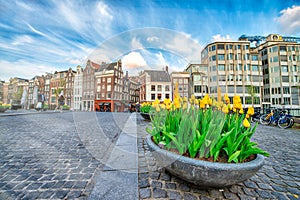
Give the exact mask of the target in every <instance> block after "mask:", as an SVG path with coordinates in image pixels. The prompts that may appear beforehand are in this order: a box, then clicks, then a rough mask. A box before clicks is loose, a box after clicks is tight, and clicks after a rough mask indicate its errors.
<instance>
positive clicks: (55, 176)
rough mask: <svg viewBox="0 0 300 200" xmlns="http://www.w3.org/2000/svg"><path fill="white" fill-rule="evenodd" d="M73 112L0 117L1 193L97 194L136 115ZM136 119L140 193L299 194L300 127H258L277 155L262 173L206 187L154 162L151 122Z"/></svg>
mask: <svg viewBox="0 0 300 200" xmlns="http://www.w3.org/2000/svg"><path fill="white" fill-rule="evenodd" d="M74 113H75V112H66V113H43V114H28V115H17V116H5V117H0V199H5V200H6V199H91V198H90V196H91V193H92V192H97V191H95V188H96V189H99V190H101V187H100V188H97V187H96V186H95V185H97V182H95V181H98V180H99V177H98V178H97V174H99V173H101V170H102V169H103V168H104V164H105V162H106V159H107V157H109V156H108V155H110V152H111V151H112V149H113V144H114V143H115V142H116V141H117V140H118V138H119V136H120V134H121V132H122V131H123V130H125V129H129V128H130V127H127V128H126V127H125V124H126V123H125V122H126V120H127V119H128V118H129V116H130V114H128V113H119V114H110V113H85V112H81V113H77V114H74ZM137 119H138V120H137V124H138V126H137V127H136V128H137V133H138V135H137V136H138V137H137V147H138V154H137V155H136V156H138V161H139V162H138V169H139V174H138V186H139V188H138V192H139V199H298V197H299V196H300V189H299V188H300V168H299V166H300V161H299V156H298V152H299V150H300V147H299V142H300V131H299V130H292V129H288V130H282V129H279V128H277V127H264V126H259V127H258V128H257V131H256V133H255V135H254V140H255V141H257V142H259V144H260V147H262V148H263V149H265V150H267V151H268V152H269V153H270V154H271V156H270V157H269V158H266V161H265V165H264V166H263V168H262V169H261V170H260V171H259V172H258V173H257V175H256V176H254V177H253V178H251V179H250V180H247V181H245V182H243V183H240V184H237V185H234V186H231V187H228V188H224V189H201V188H199V187H197V186H194V185H191V184H188V183H186V182H184V181H182V180H180V179H178V178H176V177H173V176H171V175H170V174H168V173H167V172H165V171H164V170H163V169H159V167H158V166H156V163H155V160H154V159H153V158H152V156H151V154H150V152H149V150H148V148H147V145H146V144H145V142H144V137H145V136H146V132H145V127H146V126H147V125H148V124H149V122H148V121H145V120H143V119H142V117H140V115H137ZM133 131H135V130H133ZM99 132H101V133H102V134H100V135H99V134H98V133H99ZM100 177H101V176H100ZM100 180H101V179H100ZM120 184H122V183H120ZM112 188H114V187H112ZM93 189H94V190H93ZM95 196H96V195H95ZM119 198H122V196H119ZM92 199H93V198H92ZM115 199H116V198H115ZM127 199H128V198H127Z"/></svg>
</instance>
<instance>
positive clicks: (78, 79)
mask: <svg viewBox="0 0 300 200" xmlns="http://www.w3.org/2000/svg"><path fill="white" fill-rule="evenodd" d="M82 72H83V69H82V68H81V66H80V65H78V66H77V71H76V74H75V77H74V91H73V94H74V99H73V102H74V107H73V109H74V110H82Z"/></svg>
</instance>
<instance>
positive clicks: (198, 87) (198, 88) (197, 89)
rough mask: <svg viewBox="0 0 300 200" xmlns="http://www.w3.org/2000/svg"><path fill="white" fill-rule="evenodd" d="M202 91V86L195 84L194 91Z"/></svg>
mask: <svg viewBox="0 0 300 200" xmlns="http://www.w3.org/2000/svg"><path fill="white" fill-rule="evenodd" d="M200 92H201V86H200V85H195V86H194V93H200Z"/></svg>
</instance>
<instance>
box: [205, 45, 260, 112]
mask: <svg viewBox="0 0 300 200" xmlns="http://www.w3.org/2000/svg"><path fill="white" fill-rule="evenodd" d="M201 63H202V64H203V65H204V66H207V87H208V88H207V89H208V93H209V94H210V95H213V96H215V97H217V94H218V88H219V87H220V88H221V92H222V94H225V93H227V94H228V96H229V98H230V99H231V103H232V98H233V96H234V95H240V96H241V100H242V103H243V104H244V105H246V106H249V105H253V106H255V107H261V104H262V102H261V96H262V88H263V79H262V68H261V60H260V57H259V52H258V50H257V49H256V48H250V42H249V41H237V42H227V41H226V42H213V43H210V44H208V45H207V46H206V47H205V48H204V49H203V50H202V52H201ZM204 74H205V72H204ZM204 74H203V75H204ZM203 78H205V75H204V77H203ZM203 81H204V80H203ZM250 91H253V92H252V93H251V92H250Z"/></svg>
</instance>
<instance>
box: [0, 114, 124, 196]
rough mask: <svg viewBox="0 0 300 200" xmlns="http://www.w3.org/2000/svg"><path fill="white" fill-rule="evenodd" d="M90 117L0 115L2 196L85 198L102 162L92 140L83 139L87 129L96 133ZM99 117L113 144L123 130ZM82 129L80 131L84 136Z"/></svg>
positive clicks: (0, 177) (0, 194)
mask: <svg viewBox="0 0 300 200" xmlns="http://www.w3.org/2000/svg"><path fill="white" fill-rule="evenodd" d="M91 115H93V113H80V114H77V115H74V114H73V113H72V112H66V113H51V114H49V113H43V114H28V115H17V116H5V117H0V199H87V198H88V196H89V194H90V193H91V191H92V189H93V186H94V183H93V177H94V175H95V173H96V170H97V169H99V168H100V167H101V166H102V163H101V162H100V161H99V160H98V159H95V156H94V155H92V154H91V153H90V151H89V150H91V151H92V150H93V149H92V148H91V146H90V145H89V144H88V142H89V140H87V139H89V138H88V137H84V138H83V139H85V140H82V137H81V136H83V134H88V133H87V132H84V131H83V129H85V130H87V131H90V132H89V137H90V138H91V137H93V135H92V133H94V132H95V131H94V132H93V130H91V128H94V126H93V125H92V124H91V123H92V122H94V123H95V118H94V117H91ZM77 118H79V119H77ZM83 119H85V120H83ZM96 119H98V118H96ZM76 120H77V121H76ZM93 120H94V121H93ZM100 121H101V123H102V124H103V125H102V127H101V128H102V130H103V132H104V133H105V134H106V135H107V136H108V137H107V138H108V139H109V140H111V143H113V141H114V139H116V138H117V136H118V133H120V132H121V128H119V126H117V125H116V124H115V123H116V122H115V121H112V120H111V119H106V118H103V117H101V116H100V117H99V122H100ZM118 121H120V119H119V120H118ZM75 122H76V123H75ZM108 122H109V123H108ZM78 123H81V124H79V125H78ZM84 123H85V124H84ZM96 124H98V122H96ZM78 126H80V127H78ZM78 129H82V130H80V131H81V132H80V134H79V131H78ZM103 146H104V145H103ZM87 147H89V148H87ZM94 147H95V148H97V147H98V146H97V145H96V146H94ZM108 149H109V147H108V148H107V149H106V151H107V150H108Z"/></svg>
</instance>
